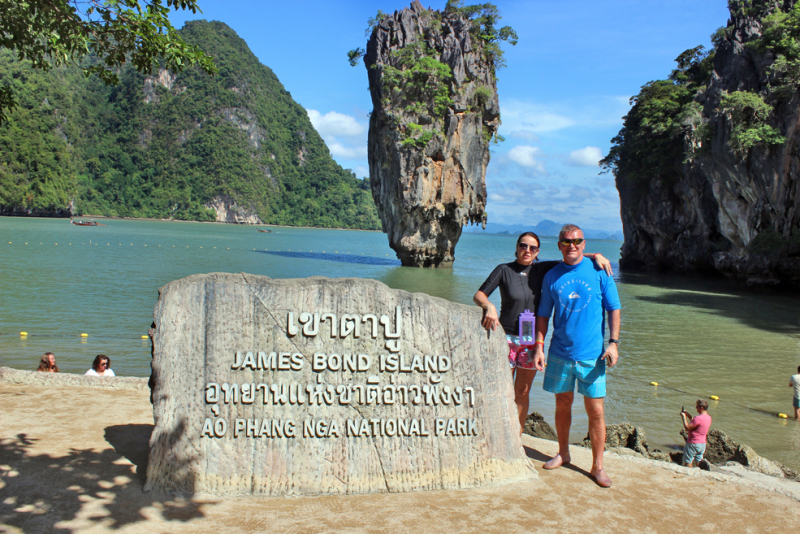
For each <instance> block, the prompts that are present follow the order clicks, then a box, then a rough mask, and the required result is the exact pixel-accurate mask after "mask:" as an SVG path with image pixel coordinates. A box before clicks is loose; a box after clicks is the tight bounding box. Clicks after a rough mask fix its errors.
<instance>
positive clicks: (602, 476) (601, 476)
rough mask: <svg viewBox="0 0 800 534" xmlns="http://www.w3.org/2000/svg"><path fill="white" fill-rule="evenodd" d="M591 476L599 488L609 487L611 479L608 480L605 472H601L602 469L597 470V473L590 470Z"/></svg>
mask: <svg viewBox="0 0 800 534" xmlns="http://www.w3.org/2000/svg"><path fill="white" fill-rule="evenodd" d="M592 476H593V477H594V480H595V482H597V485H598V486H600V487H601V488H610V487H611V484H612V482H611V478H609V476H608V475H607V474H606V472H605V471H603V470H602V469H598V470H597V471H595V470H594V469H592Z"/></svg>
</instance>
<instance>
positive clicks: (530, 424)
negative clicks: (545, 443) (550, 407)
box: [522, 412, 558, 441]
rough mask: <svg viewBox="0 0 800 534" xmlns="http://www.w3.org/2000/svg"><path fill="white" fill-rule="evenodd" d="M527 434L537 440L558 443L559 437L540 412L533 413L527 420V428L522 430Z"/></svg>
mask: <svg viewBox="0 0 800 534" xmlns="http://www.w3.org/2000/svg"><path fill="white" fill-rule="evenodd" d="M522 431H523V432H524V433H525V434H528V435H529V436H533V437H535V438H541V439H549V440H550V441H558V435H557V434H556V431H555V430H553V427H551V426H550V425H549V424H547V421H545V420H544V417H542V414H540V413H538V412H531V414H530V415H528V418H527V419H526V420H525V427H524V428H523V429H522Z"/></svg>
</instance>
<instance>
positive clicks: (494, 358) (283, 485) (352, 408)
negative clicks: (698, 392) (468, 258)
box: [40, 273, 536, 496]
mask: <svg viewBox="0 0 800 534" xmlns="http://www.w3.org/2000/svg"><path fill="white" fill-rule="evenodd" d="M154 315H155V321H154V328H153V329H152V330H151V337H152V340H153V364H152V365H153V376H152V379H151V382H152V383H153V390H152V398H153V415H154V419H155V429H154V430H153V434H152V437H151V441H150V458H149V463H148V467H147V488H150V489H155V490H157V491H166V492H178V493H183V494H198V493H200V494H202V493H210V494H237V495H268V496H283V495H317V494H334V493H339V494H345V493H371V492H401V491H414V490H430V489H455V488H471V487H478V486H486V485H497V484H502V483H506V482H512V481H520V480H534V481H535V479H536V473H535V471H534V470H533V469H532V467H531V466H530V464H529V461H528V459H527V457H526V456H525V452H524V451H523V448H522V442H521V440H520V428H519V422H518V421H517V417H516V415H515V414H516V410H515V407H514V394H513V388H512V385H511V380H510V377H509V374H508V370H507V369H506V366H504V364H503V356H502V355H503V353H504V352H503V347H505V339H504V337H503V336H502V335H496V334H492V335H491V336H490V337H487V335H486V332H485V331H483V330H482V329H480V328H478V323H479V321H480V314H479V311H478V310H477V308H475V307H474V306H464V305H461V304H455V303H452V302H448V301H445V300H442V299H438V298H435V297H430V296H428V295H424V294H421V293H413V294H412V293H407V292H405V291H399V290H392V289H389V288H388V287H387V286H385V285H384V284H382V283H380V282H376V281H373V280H360V279H354V278H350V279H328V278H322V277H314V278H307V279H298V280H272V279H270V278H267V277H264V276H252V275H246V274H224V273H214V274H206V275H194V276H190V277H188V278H184V279H182V280H177V281H175V282H172V283H170V284H168V285H166V286H164V287H162V288H161V291H160V296H159V300H158V303H157V304H156V307H155V313H154ZM40 374H41V373H40Z"/></svg>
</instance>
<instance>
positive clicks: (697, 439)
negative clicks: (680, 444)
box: [681, 399, 711, 467]
mask: <svg viewBox="0 0 800 534" xmlns="http://www.w3.org/2000/svg"><path fill="white" fill-rule="evenodd" d="M696 408H697V413H698V415H696V416H695V417H694V419H692V420H691V421H690V420H689V417H691V415H690V414H689V412H687V411H686V410H682V411H681V420H682V421H683V428H684V429H686V432H687V433H688V436H687V437H686V446H685V447H684V448H683V465H685V466H686V467H699V466H700V462H701V461H702V460H703V454H704V453H705V452H706V435H708V429H709V428H710V427H711V416H710V415H708V402H707V401H704V400H703V399H698V400H697V405H696Z"/></svg>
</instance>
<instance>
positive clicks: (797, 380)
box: [789, 366, 800, 420]
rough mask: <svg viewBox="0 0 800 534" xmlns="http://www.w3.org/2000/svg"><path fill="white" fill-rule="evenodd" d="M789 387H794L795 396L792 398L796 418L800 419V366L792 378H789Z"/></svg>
mask: <svg viewBox="0 0 800 534" xmlns="http://www.w3.org/2000/svg"><path fill="white" fill-rule="evenodd" d="M789 387H790V388H794V398H793V399H792V406H794V418H795V419H797V420H800V366H798V367H797V374H796V375H792V378H790V379H789Z"/></svg>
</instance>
